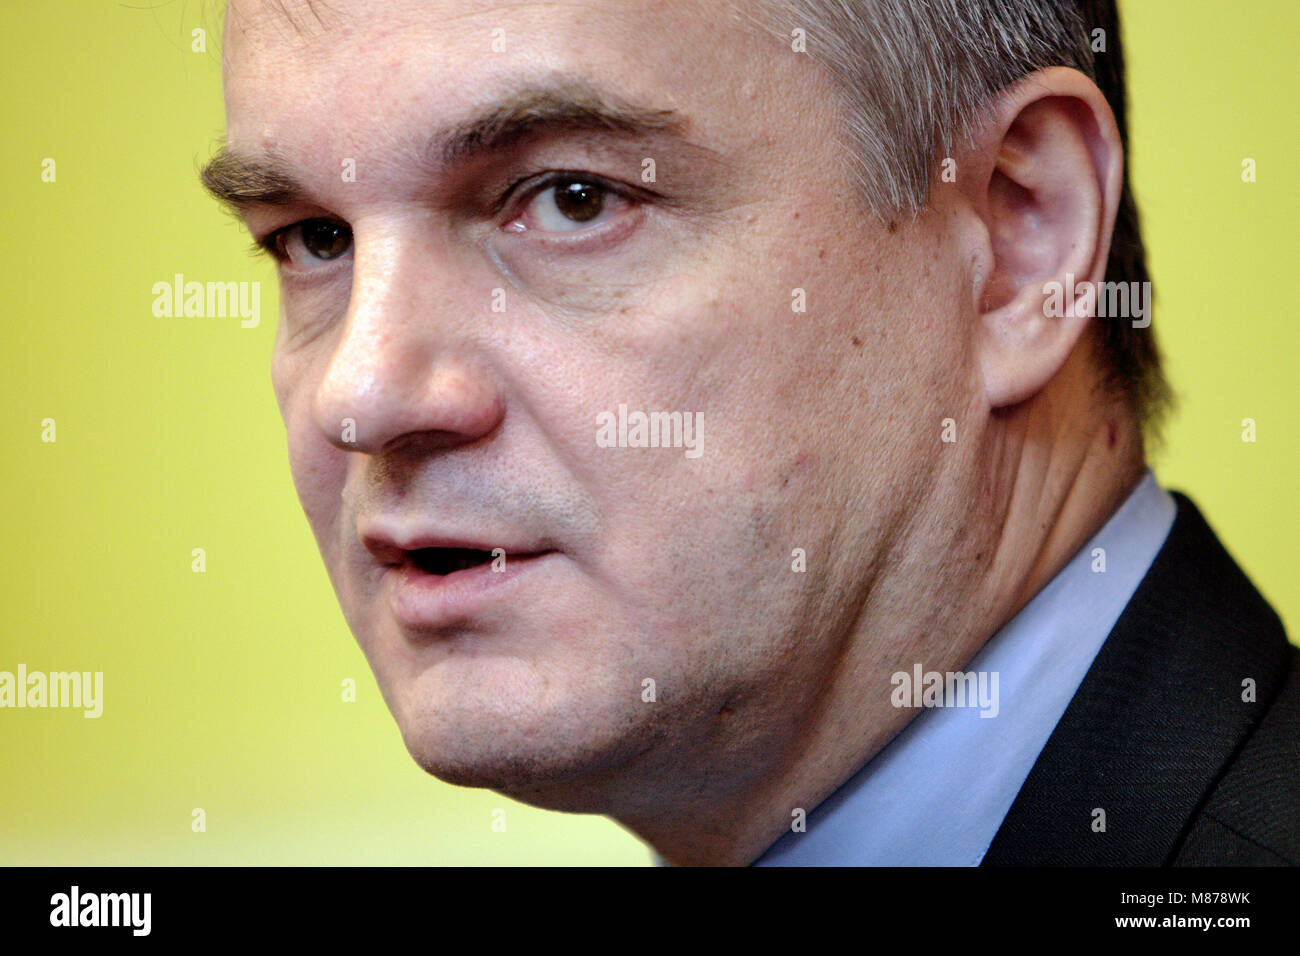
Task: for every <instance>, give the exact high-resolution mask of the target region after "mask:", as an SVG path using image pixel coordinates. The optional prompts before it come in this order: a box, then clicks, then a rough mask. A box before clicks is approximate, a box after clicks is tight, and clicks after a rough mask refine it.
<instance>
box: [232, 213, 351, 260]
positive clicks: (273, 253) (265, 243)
mask: <svg viewBox="0 0 1300 956" xmlns="http://www.w3.org/2000/svg"><path fill="white" fill-rule="evenodd" d="M309 222H332V223H336V224H338V225H340V226H343V227H344V228H345V229H347V230H348V232H351V231H352V226H351V224H349V223H347V222H344V221H343V220H342V219H339V218H338V217H337V216H304V217H303V218H302V219H295V220H294V221H293V222H291V223H289V224H288V225H285V226H281V227H280V228H278V229H273V230H271V231H270V232H268V233H267V234H266V235H264V236H262V237H261V238H260V239H258V238H254V239H253V247H252V248H251V249H250V250H249V251H250V252H251V253H252V254H253V255H261V254H263V253H265V254H267V255H269V256H270V257H271V258H272V259H274V260H275V261H276V262H279V263H284V262H288V261H289V256H288V254H287V253H281V252H280V250H279V248H278V246H277V240H278V239H279V238H280V237H281V236H283V235H284V234H285V233H287V232H289V231H290V230H292V229H297V228H299V227H301V226H305V225H306V224H307V223H309ZM353 241H354V242H355V239H354V240H353Z"/></svg>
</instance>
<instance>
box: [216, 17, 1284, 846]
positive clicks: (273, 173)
mask: <svg viewBox="0 0 1300 956" xmlns="http://www.w3.org/2000/svg"><path fill="white" fill-rule="evenodd" d="M1103 38H1104V39H1103ZM1103 49H1104V52H1100V51H1101V50H1103ZM223 56H224V60H223V64H224V78H225V97H226V109H227V123H228V128H227V133H226V137H225V143H224V146H223V147H222V148H221V149H220V150H219V152H217V154H216V155H215V157H214V158H213V159H212V160H211V162H210V163H208V165H207V166H206V167H205V169H204V171H203V175H202V178H203V182H204V184H205V186H206V187H207V189H208V190H209V191H210V192H211V193H212V194H213V195H215V196H216V197H217V198H219V199H220V200H222V201H223V202H224V203H226V204H228V205H229V206H230V207H232V208H233V209H234V210H236V211H237V212H238V213H239V214H240V215H241V216H242V218H243V221H244V222H245V224H246V225H247V228H248V230H249V232H250V233H251V234H252V236H253V237H254V239H255V240H256V242H257V243H258V244H259V245H260V246H262V247H263V248H265V249H266V250H267V251H268V252H269V253H270V255H271V256H272V257H273V258H274V259H275V260H276V261H277V262H278V264H279V273H280V286H281V293H280V294H281V323H280V325H279V327H278V330H277V333H276V339H275V346H274V354H273V361H272V379H273V383H274V388H275V395H276V398H277V399H278V403H279V409H280V412H281V414H282V416H283V420H284V424H285V428H286V431H287V439H288V447H289V460H290V465H291V469H292V475H293V479H294V484H295V487H296V490H297V493H298V496H299V498H300V501H301V503H302V507H303V509H304V511H305V513H306V517H307V519H308V521H309V522H310V526H311V529H312V531H313V532H314V535H315V539H316V542H317V544H318V546H319V549H320V553H321V555H322V557H323V559H324V563H325V567H326V569H327V570H328V572H329V575H330V580H331V582H332V584H333V587H334V589H335V592H336V594H337V596H338V600H339V604H340V605H341V608H342V611H343V613H344V615H345V616H346V619H347V622H348V625H349V627H350V629H351V631H352V633H353V635H354V636H355V638H356V640H357V641H358V643H359V645H360V647H361V649H362V650H363V651H364V653H365V656H366V659H367V661H368V663H369V665H370V667H371V668H372V669H373V672H374V675H375V678H376V680H377V682H378V686H379V688H380V690H381V692H382V694H383V698H384V701H385V702H386V704H387V706H388V708H389V709H390V710H391V712H392V714H393V716H394V717H395V718H396V723H397V727H398V729H399V730H400V732H401V736H402V739H403V741H404V743H405V745H406V748H407V749H408V750H409V752H410V755H411V756H412V757H413V758H414V760H415V761H416V763H417V764H418V765H419V766H420V767H421V768H423V769H424V770H426V771H427V772H428V773H430V774H432V775H434V776H435V777H438V778H440V779H442V780H444V781H447V782H450V783H454V784H458V785H463V786H469V787H476V788H488V789H490V790H494V791H497V792H499V793H501V794H504V795H507V796H509V797H512V798H514V799H516V800H519V801H521V802H523V803H527V804H531V805H534V806H537V807H541V808H546V809H551V810H560V811H571V812H578V813H586V814H601V815H605V816H608V817H611V818H613V819H614V820H616V821H617V822H618V823H620V824H621V825H622V826H623V827H625V828H627V829H628V830H630V831H631V832H632V833H634V834H635V835H637V836H638V837H639V838H640V839H642V840H643V841H644V842H645V843H647V844H648V845H649V847H650V848H651V849H652V850H653V852H654V854H655V855H656V856H657V857H658V858H659V859H660V861H661V862H666V863H669V864H687V865H697V864H751V863H759V864H787V865H803V864H855V865H856V864H872V865H875V864H880V865H914V864H922V865H978V864H981V863H982V864H985V865H1026V864H1072V865H1144V866H1151V865H1168V864H1287V863H1290V864H1294V863H1296V862H1297V861H1298V860H1300V826H1298V825H1297V812H1298V811H1297V807H1298V806H1300V803H1298V794H1300V790H1298V789H1297V787H1296V783H1297V772H1296V771H1297V768H1296V764H1295V762H1294V761H1293V760H1291V759H1287V758H1288V757H1294V755H1295V748H1296V732H1297V728H1300V710H1298V707H1300V688H1298V687H1297V670H1296V667H1297V665H1296V656H1297V652H1296V650H1295V649H1294V648H1293V647H1292V646H1291V645H1290V644H1288V641H1287V637H1286V634H1285V632H1284V630H1283V627H1282V625H1281V623H1280V622H1279V620H1278V618H1277V616H1276V615H1275V614H1274V612H1273V611H1272V609H1271V608H1270V607H1269V605H1268V604H1267V603H1265V601H1264V600H1263V599H1262V598H1261V597H1260V596H1259V594H1258V593H1257V592H1256V590H1255V588H1254V587H1253V586H1252V584H1251V582H1250V581H1249V580H1248V579H1247V578H1246V576H1244V574H1243V573H1242V572H1241V571H1240V570H1239V569H1238V567H1237V566H1236V565H1235V564H1234V562H1233V560H1232V559H1231V558H1230V557H1229V556H1228V554H1227V553H1226V552H1225V550H1224V549H1223V546H1222V545H1221V544H1220V543H1219V541H1218V539H1217V538H1216V536H1215V534H1214V533H1213V532H1212V531H1211V530H1210V528H1209V527H1208V526H1207V524H1206V520H1205V518H1203V517H1202V515H1201V513H1200V512H1199V511H1198V509H1197V507H1196V505H1195V504H1193V502H1192V501H1191V500H1189V499H1188V498H1186V497H1183V496H1181V495H1179V494H1175V493H1171V492H1170V491H1167V490H1165V489H1164V488H1163V487H1162V486H1161V484H1160V483H1159V482H1158V481H1157V480H1156V478H1155V475H1154V473H1153V472H1152V471H1151V470H1150V469H1149V468H1148V465H1147V458H1146V451H1145V448H1146V444H1145V441H1144V436H1150V435H1151V434H1153V433H1154V431H1155V430H1156V429H1157V428H1158V426H1159V423H1160V420H1161V416H1162V414H1163V413H1164V411H1165V409H1166V406H1167V404H1168V397H1169V391H1170V390H1169V387H1168V385H1167V383H1166V378H1165V376H1164V373H1163V372H1162V367H1161V360H1160V351H1159V348H1158V346H1157V339H1156V336H1155V332H1156V329H1157V328H1158V323H1156V324H1153V323H1152V322H1151V320H1150V319H1151V305H1152V294H1151V284H1150V281H1149V276H1148V272H1147V268H1146V264H1145V259H1144V249H1143V239H1142V234H1141V231H1140V229H1139V221H1138V211H1137V207H1136V204H1135V200H1134V195H1133V192H1132V190H1131V189H1130V187H1129V184H1128V180H1127V178H1126V140H1127V135H1128V134H1127V130H1126V121H1125V74H1124V61H1123V58H1122V52H1121V49H1120V45H1119V29H1118V23H1117V14H1116V9H1115V4H1114V3H1113V2H1108V0H1078V2H1046V0H971V2H923V0H844V2H837V0H824V2H806V3H786V2H782V0H736V2H733V3H724V2H721V0H673V2H659V3H647V2H644V0H626V2H624V0H599V2H596V0H573V2H540V0H539V2H518V3H506V4H503V3H496V2H486V0H484V2H474V0H431V2H421V3H412V2H401V0H366V2H361V0H330V2H328V3H326V2H314V3H308V2H306V0H282V2H268V0H233V2H231V3H230V4H229V7H228V9H227V12H226V21H225V37H224V51H223Z"/></svg>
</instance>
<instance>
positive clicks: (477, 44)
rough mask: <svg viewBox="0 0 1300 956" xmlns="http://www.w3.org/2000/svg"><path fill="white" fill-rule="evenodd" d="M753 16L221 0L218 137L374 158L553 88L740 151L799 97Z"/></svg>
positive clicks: (713, 9) (730, 6)
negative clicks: (588, 94)
mask: <svg viewBox="0 0 1300 956" xmlns="http://www.w3.org/2000/svg"><path fill="white" fill-rule="evenodd" d="M751 13H752V8H751V7H750V4H749V0H737V2H735V3H732V2H730V0H670V2H666V0H511V2H501V0H230V4H229V7H228V10H227V18H226V29H225V37H226V39H225V49H224V61H225V67H224V69H225V80H226V107H227V121H228V129H227V139H228V141H229V142H230V143H231V144H232V145H233V146H235V147H237V148H239V149H244V150H251V149H264V148H268V147H271V146H272V145H276V146H279V145H287V144H288V143H289V141H290V140H292V141H294V142H297V143H298V144H300V145H301V146H303V147H304V149H306V150H310V151H314V152H317V153H322V154H323V153H324V152H325V151H330V152H337V151H339V150H351V151H354V150H357V149H360V148H362V145H363V144H367V143H368V144H370V147H371V150H372V153H373V152H374V151H375V150H377V149H379V148H381V144H384V143H386V142H387V141H389V140H392V139H393V137H394V136H395V135H397V133H398V131H400V130H401V129H402V128H403V127H405V128H414V127H416V126H418V125H421V124H425V125H427V124H428V123H429V122H430V121H431V120H444V119H446V120H454V119H456V118H458V117H465V116H470V115H472V114H474V113H475V112H476V111H481V110H482V109H484V108H485V106H487V105H490V104H492V103H494V102H499V101H501V100H503V99H504V98H506V97H508V96H509V95H511V94H512V93H513V92H514V91H516V90H518V89H519V88H521V87H524V86H536V85H540V84H544V83H547V82H550V81H553V80H556V79H557V78H558V79H562V80H565V81H570V80H572V81H575V82H576V83H577V84H579V85H582V86H585V87H587V88H590V89H594V90H598V91H600V93H601V95H602V96H605V97H607V98H611V99H614V100H621V101H625V102H629V103H636V104H640V105H643V106H645V107H647V108H650V109H654V110H661V111H666V112H672V113H674V114H675V115H678V116H680V117H683V118H684V120H685V123H686V125H687V127H688V128H689V131H690V132H691V134H692V136H695V137H699V138H700V139H701V140H705V141H707V142H708V143H709V145H711V146H713V147H714V148H717V149H725V148H728V147H737V148H744V147H747V145H748V142H747V141H748V140H750V139H751V138H752V137H754V136H756V135H760V134H761V133H762V129H761V127H760V126H759V125H757V124H756V123H755V120H756V119H759V120H761V119H763V118H764V117H765V116H771V114H772V112H773V111H775V110H776V109H784V108H788V107H789V106H790V105H791V103H792V102H793V101H794V100H795V99H803V100H805V101H806V100H807V99H808V98H809V92H808V90H807V89H806V88H805V84H806V83H807V79H806V77H807V76H808V71H807V70H806V69H804V68H803V66H804V64H802V63H801V62H800V61H798V59H797V58H796V57H794V56H793V55H791V54H790V52H789V47H788V45H783V44H781V43H780V42H777V41H776V40H775V38H773V37H772V36H771V34H769V33H768V32H767V31H766V30H764V29H763V28H762V27H761V26H760V25H759V24H758V21H757V20H756V19H755V18H754V17H753V16H751ZM814 102H815V103H817V104H820V103H822V102H824V98H822V97H818V98H817V99H816V100H815V101H814ZM764 107H767V108H766V109H765V108H764ZM804 109H805V111H806V106H805V108H804ZM817 112H820V108H818V109H817ZM346 155H353V152H348V153H346Z"/></svg>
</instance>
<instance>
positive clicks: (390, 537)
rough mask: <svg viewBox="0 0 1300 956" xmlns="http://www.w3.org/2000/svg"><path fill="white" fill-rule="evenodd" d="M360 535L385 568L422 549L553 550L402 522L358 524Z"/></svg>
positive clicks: (511, 552)
mask: <svg viewBox="0 0 1300 956" xmlns="http://www.w3.org/2000/svg"><path fill="white" fill-rule="evenodd" d="M357 532H358V535H359V537H360V538H361V543H362V544H363V545H365V547H366V550H367V551H369V552H370V553H371V554H372V555H374V556H375V557H376V558H377V559H378V560H379V561H381V562H382V563H384V564H394V565H396V564H402V563H403V562H404V561H405V560H406V555H407V553H408V552H410V551H419V550H421V549H422V548H465V549H469V550H473V551H488V552H491V551H493V550H494V549H496V548H501V549H502V550H503V551H505V553H506V554H507V555H525V554H538V553H540V552H543V551H550V550H553V549H552V548H551V547H549V546H548V545H547V544H546V543H545V542H521V541H519V540H518V539H515V538H511V537H510V536H509V535H502V536H501V537H499V538H493V537H491V536H487V535H474V536H473V537H470V536H467V535H459V534H453V533H448V532H442V531H436V530H432V529H424V528H413V527H410V526H403V525H401V524H400V523H399V522H395V521H385V520H383V519H370V520H363V521H360V522H358V525H357Z"/></svg>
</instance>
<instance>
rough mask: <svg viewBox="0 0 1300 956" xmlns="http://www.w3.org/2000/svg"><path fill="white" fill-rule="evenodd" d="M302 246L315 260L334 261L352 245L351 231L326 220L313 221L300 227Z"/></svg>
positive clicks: (339, 224) (340, 224)
mask: <svg viewBox="0 0 1300 956" xmlns="http://www.w3.org/2000/svg"><path fill="white" fill-rule="evenodd" d="M302 244H303V246H304V247H306V249H307V251H308V252H310V253H311V254H312V255H313V256H315V257H316V258H317V259H335V258H337V257H338V256H341V255H343V253H345V252H347V251H348V249H349V248H350V247H351V245H352V230H351V229H349V228H348V227H347V226H345V225H343V224H342V223H338V222H330V221H329V220H328V219H313V220H311V221H310V222H305V223H303V225H302Z"/></svg>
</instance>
